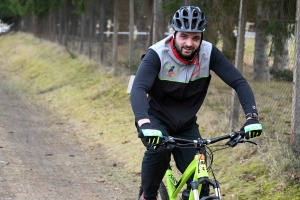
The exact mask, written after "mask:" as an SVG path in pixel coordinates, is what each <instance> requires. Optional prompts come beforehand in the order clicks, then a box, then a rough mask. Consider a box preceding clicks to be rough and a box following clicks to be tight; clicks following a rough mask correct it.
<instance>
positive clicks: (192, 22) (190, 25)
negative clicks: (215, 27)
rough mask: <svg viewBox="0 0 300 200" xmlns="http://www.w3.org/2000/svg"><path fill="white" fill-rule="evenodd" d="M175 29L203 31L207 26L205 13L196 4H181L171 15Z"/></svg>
mask: <svg viewBox="0 0 300 200" xmlns="http://www.w3.org/2000/svg"><path fill="white" fill-rule="evenodd" d="M172 26H173V29H174V30H175V31H180V32H199V33H203V32H204V31H205V28H206V26H207V22H206V17H205V14H204V13H203V12H202V11H201V10H200V8H199V7H196V6H183V7H181V8H180V9H179V10H177V11H176V12H175V14H174V16H173V21H172Z"/></svg>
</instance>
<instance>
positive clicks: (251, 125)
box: [241, 118, 262, 139]
mask: <svg viewBox="0 0 300 200" xmlns="http://www.w3.org/2000/svg"><path fill="white" fill-rule="evenodd" d="M241 131H244V132H245V138H246V139H250V138H254V137H258V136H260V135H261V133H262V125H261V124H260V123H259V121H258V119H257V118H250V119H247V121H246V123H245V124H244V126H243V127H242V128H241Z"/></svg>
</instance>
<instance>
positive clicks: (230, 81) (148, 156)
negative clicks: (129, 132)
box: [130, 6, 262, 200]
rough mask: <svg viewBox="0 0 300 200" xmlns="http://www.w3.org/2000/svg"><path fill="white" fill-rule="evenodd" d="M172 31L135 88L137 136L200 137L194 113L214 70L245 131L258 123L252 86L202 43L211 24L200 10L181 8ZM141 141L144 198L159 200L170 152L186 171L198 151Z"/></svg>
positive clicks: (145, 63)
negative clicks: (231, 95) (234, 98)
mask: <svg viewBox="0 0 300 200" xmlns="http://www.w3.org/2000/svg"><path fill="white" fill-rule="evenodd" d="M172 26H173V29H174V30H173V33H172V35H170V36H168V37H166V38H164V39H163V40H161V41H159V42H157V43H156V44H154V45H152V46H151V47H150V48H149V49H148V51H147V53H146V54H145V55H144V56H143V58H142V61H141V64H140V66H139V68H138V71H137V74H136V77H135V80H134V83H133V86H132V89H131V97H130V99H131V105H132V109H133V113H134V115H135V122H136V126H137V130H138V132H143V131H144V130H146V129H152V130H154V131H155V130H159V131H161V132H162V133H163V135H171V136H174V137H181V138H186V139H197V138H200V137H201V136H200V132H199V129H198V127H199V126H198V124H197V117H196V114H197V113H198V111H199V109H200V107H201V105H202V103H203V101H204V98H205V96H206V93H207V89H208V86H209V83H210V79H211V75H210V70H212V71H214V72H215V73H216V74H217V75H218V76H219V77H220V78H221V79H222V80H223V81H224V82H225V83H226V84H227V85H229V86H230V87H232V88H233V89H235V91H236V92H237V95H238V97H239V100H240V102H241V105H242V108H243V110H244V112H245V115H246V123H245V125H244V126H243V127H245V126H247V125H250V124H259V122H258V112H257V109H256V103H255V99H254V95H253V92H252V90H251V88H250V86H249V84H248V83H247V81H246V80H245V78H244V77H243V76H242V75H241V73H240V72H239V71H238V70H237V69H236V68H235V67H234V66H233V64H232V63H231V62H230V61H229V60H228V59H227V58H226V57H225V56H224V55H223V54H222V53H221V52H220V50H219V49H217V48H216V47H215V46H214V45H212V44H211V43H209V42H207V41H205V40H203V33H204V31H205V29H206V26H207V21H206V17H205V14H204V13H203V12H202V11H201V10H200V8H199V7H194V6H184V7H181V8H180V9H179V10H177V11H176V12H175V14H174V16H173V20H172ZM198 114H200V115H201V114H202V113H201V112H200V113H198ZM203 114H204V113H203ZM261 131H262V130H261V129H260V130H251V131H250V132H248V133H247V134H246V138H247V139H249V138H252V137H256V136H259V135H260V134H261ZM142 142H143V144H144V145H145V147H146V148H147V150H146V152H145V154H144V158H143V161H142V172H141V178H142V187H143V191H144V193H143V195H142V196H141V198H140V199H146V200H152V199H156V196H157V190H158V188H159V185H160V182H161V181H162V179H163V177H164V174H165V172H166V170H167V168H168V165H169V162H170V156H171V153H172V154H173V157H174V160H175V163H176V167H177V168H178V169H179V171H180V172H183V171H184V170H185V169H186V168H187V165H188V164H189V163H190V162H191V161H192V160H193V158H194V155H195V152H194V151H195V150H194V149H181V148H175V149H173V150H172V152H169V151H168V150H166V149H165V148H164V147H162V146H157V145H155V144H157V143H159V139H158V138H151V137H145V138H142ZM208 193H209V189H208V185H205V184H204V185H203V186H202V190H201V195H200V196H208V195H209V194H208Z"/></svg>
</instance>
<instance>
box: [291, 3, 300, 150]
mask: <svg viewBox="0 0 300 200" xmlns="http://www.w3.org/2000/svg"><path fill="white" fill-rule="evenodd" d="M295 39H296V41H295V56H294V59H295V60H294V81H293V82H294V88H293V105H292V130H291V144H292V148H293V150H294V152H296V153H300V149H299V144H300V112H299V111H300V0H297V13H296V29H295Z"/></svg>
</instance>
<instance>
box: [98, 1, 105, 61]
mask: <svg viewBox="0 0 300 200" xmlns="http://www.w3.org/2000/svg"><path fill="white" fill-rule="evenodd" d="M103 1H104V0H101V1H100V19H99V45H98V46H99V49H98V52H99V60H100V62H101V63H102V62H103V54H104V24H105V22H104V20H105V19H104V6H103Z"/></svg>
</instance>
